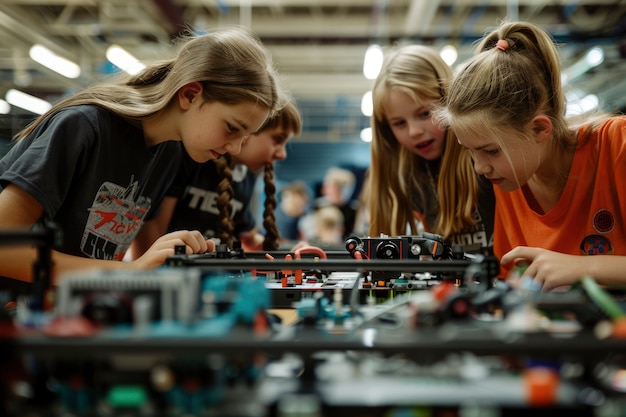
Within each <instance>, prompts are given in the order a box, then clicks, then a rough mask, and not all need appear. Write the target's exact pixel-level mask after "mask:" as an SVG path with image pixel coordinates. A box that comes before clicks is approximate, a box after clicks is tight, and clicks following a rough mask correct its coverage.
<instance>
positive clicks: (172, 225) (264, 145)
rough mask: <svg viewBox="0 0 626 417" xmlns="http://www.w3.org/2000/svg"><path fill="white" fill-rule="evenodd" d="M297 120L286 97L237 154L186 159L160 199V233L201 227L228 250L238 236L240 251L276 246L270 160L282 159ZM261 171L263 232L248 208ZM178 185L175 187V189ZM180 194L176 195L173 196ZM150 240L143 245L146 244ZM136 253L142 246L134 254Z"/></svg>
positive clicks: (296, 129)
mask: <svg viewBox="0 0 626 417" xmlns="http://www.w3.org/2000/svg"><path fill="white" fill-rule="evenodd" d="M301 126H302V120H301V116H300V112H299V110H298V108H297V106H296V105H295V103H294V102H293V101H291V100H289V101H288V102H287V104H286V105H285V106H284V107H283V108H282V109H281V110H280V111H279V112H278V113H277V114H276V115H275V116H274V117H272V118H270V119H268V120H267V122H266V123H265V124H264V125H263V126H262V127H261V128H260V129H259V130H258V131H256V132H255V133H252V134H250V135H249V136H246V138H245V139H244V141H243V144H242V147H241V151H240V152H231V153H230V154H229V155H223V156H222V157H221V158H218V159H214V160H211V161H209V162H207V163H205V164H198V163H196V162H194V161H193V160H192V159H191V158H189V157H186V158H185V160H184V163H183V164H182V166H181V169H180V171H179V174H178V177H177V179H176V181H175V183H176V186H175V187H172V189H171V191H173V192H172V195H171V196H168V197H166V198H165V200H164V202H163V205H162V207H161V211H160V213H159V217H158V219H157V220H158V223H159V224H160V229H159V230H160V234H164V233H167V232H172V231H176V230H188V229H191V230H196V229H197V230H200V231H201V232H202V234H203V235H204V237H205V238H207V239H209V238H215V239H219V241H220V242H221V243H226V244H227V245H228V246H229V247H230V248H232V242H233V240H239V241H240V242H241V243H242V247H243V248H244V250H248V251H258V250H261V249H263V250H267V251H269V250H276V249H277V248H278V232H277V230H276V225H275V222H274V209H275V208H276V197H275V193H276V187H275V185H274V170H273V163H274V161H279V160H283V159H285V158H286V157H287V150H286V144H287V141H288V140H289V138H290V137H292V136H294V135H296V136H297V135H299V134H300V132H301ZM261 170H264V175H263V178H264V181H265V194H266V198H265V211H264V216H263V217H264V222H263V226H264V229H265V235H263V234H262V233H261V232H260V231H259V230H258V229H257V228H256V225H255V220H254V216H253V214H252V211H251V208H250V201H251V199H252V196H253V193H254V187H255V183H256V181H257V179H258V176H259V173H260V171H261ZM176 188H180V190H176ZM176 195H180V198H178V197H176ZM149 244H150V242H147V243H146V244H144V245H143V246H144V247H148V246H149ZM137 253H138V254H140V253H141V247H139V252H137Z"/></svg>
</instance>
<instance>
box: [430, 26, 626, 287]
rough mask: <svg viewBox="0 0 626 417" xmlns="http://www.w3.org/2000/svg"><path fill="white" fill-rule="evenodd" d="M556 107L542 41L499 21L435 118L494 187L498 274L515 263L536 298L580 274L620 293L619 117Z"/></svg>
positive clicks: (558, 92) (624, 221) (623, 203)
mask: <svg viewBox="0 0 626 417" xmlns="http://www.w3.org/2000/svg"><path fill="white" fill-rule="evenodd" d="M566 109H567V106H566V100H565V94H564V92H563V87H562V81H561V67H560V60H559V54H558V50H557V47H556V44H555V42H554V40H553V39H552V37H551V36H550V34H549V33H548V32H546V31H545V30H544V29H543V28H541V27H539V26H537V25H534V24H531V23H527V22H503V23H502V24H501V25H500V26H499V27H498V28H496V29H495V30H494V31H492V32H491V33H489V34H488V35H486V36H485V37H484V38H483V39H482V40H481V42H480V43H479V46H478V53H477V54H476V55H475V56H474V57H472V58H471V59H470V60H469V61H468V62H467V63H466V65H465V66H464V67H463V69H461V70H460V72H459V73H458V74H457V75H456V76H455V77H454V78H453V79H452V82H451V83H450V85H449V88H448V94H447V97H446V103H445V107H444V108H442V109H439V110H437V112H436V118H437V119H438V120H439V121H440V122H442V123H444V124H445V125H446V126H449V127H451V128H452V129H453V130H454V131H455V133H456V135H457V138H458V140H459V143H460V144H461V145H462V146H463V147H464V148H465V150H466V152H467V153H468V154H470V155H471V157H472V160H473V164H474V169H475V171H476V172H477V173H478V174H479V175H481V176H483V177H485V178H486V179H488V180H489V181H490V182H491V183H492V184H493V185H494V190H495V195H496V215H495V226H494V227H495V233H494V252H495V255H496V256H497V257H498V258H500V260H501V263H502V267H503V268H502V270H503V271H505V272H506V271H509V270H510V269H511V268H512V267H513V265H514V264H515V263H525V264H526V265H527V268H526V269H525V272H524V274H525V275H527V276H529V277H532V278H533V279H534V281H535V283H536V284H537V285H538V286H541V287H542V288H543V290H545V291H548V290H551V289H554V288H556V287H561V286H569V285H571V284H575V283H576V282H578V281H579V280H580V278H582V277H585V276H589V277H592V278H594V279H595V280H596V281H598V283H600V284H603V285H608V286H611V285H615V286H621V287H623V286H624V283H626V273H625V271H626V217H625V212H624V209H625V208H626V183H622V182H623V181H625V178H626V117H624V116H621V115H611V114H605V113H603V112H597V113H596V114H587V115H582V116H580V115H579V116H576V117H569V116H568V115H567V113H566ZM589 255H594V256H589ZM598 255H604V256H598ZM607 255H608V256H607ZM503 277H506V274H504V275H503Z"/></svg>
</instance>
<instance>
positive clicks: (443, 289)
mask: <svg viewBox="0 0 626 417" xmlns="http://www.w3.org/2000/svg"><path fill="white" fill-rule="evenodd" d="M454 291H456V287H455V286H454V284H453V283H451V282H448V281H444V282H442V283H440V284H438V285H435V286H434V287H433V289H432V292H433V298H434V299H435V300H437V301H443V300H445V299H446V298H448V297H449V296H450V294H452V293H453V292H454Z"/></svg>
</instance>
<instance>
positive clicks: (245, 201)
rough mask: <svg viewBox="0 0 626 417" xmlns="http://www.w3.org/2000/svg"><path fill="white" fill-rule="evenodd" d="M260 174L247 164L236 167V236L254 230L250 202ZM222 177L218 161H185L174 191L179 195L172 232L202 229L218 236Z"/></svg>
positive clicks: (234, 182) (234, 215)
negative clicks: (218, 201)
mask: <svg viewBox="0 0 626 417" xmlns="http://www.w3.org/2000/svg"><path fill="white" fill-rule="evenodd" d="M257 179H258V176H257V174H256V173H254V172H251V171H249V170H248V169H247V168H246V167H245V166H244V165H237V166H235V168H233V183H232V187H233V192H234V195H233V198H232V200H231V202H230V205H231V207H232V219H233V222H234V223H235V230H234V236H233V237H234V238H235V239H237V238H238V236H239V235H241V234H242V233H246V232H249V231H251V230H252V229H254V226H255V220H254V215H253V214H252V212H251V209H250V201H251V199H252V195H253V193H254V186H255V184H256V181H257ZM221 180H222V178H221V177H220V175H219V173H218V171H217V165H216V164H215V161H213V160H210V161H208V162H205V163H197V162H194V161H193V160H192V159H191V158H190V157H189V156H184V157H183V163H182V164H181V168H180V171H179V174H178V176H177V178H176V184H175V186H174V187H173V188H172V190H170V194H171V195H174V196H177V197H178V203H177V205H176V208H175V210H174V214H173V215H172V219H171V221H170V225H169V227H168V231H170V232H171V231H175V230H199V231H201V232H202V233H203V234H204V236H205V237H206V238H212V237H215V236H216V235H217V232H218V231H217V226H218V224H219V220H220V216H219V210H218V208H217V206H216V204H215V202H216V199H217V197H218V194H217V186H218V184H219V182H220V181H221Z"/></svg>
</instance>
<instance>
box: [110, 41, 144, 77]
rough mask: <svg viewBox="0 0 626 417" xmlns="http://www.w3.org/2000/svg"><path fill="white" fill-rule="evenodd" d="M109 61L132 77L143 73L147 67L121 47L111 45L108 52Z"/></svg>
mask: <svg viewBox="0 0 626 417" xmlns="http://www.w3.org/2000/svg"><path fill="white" fill-rule="evenodd" d="M106 56H107V59H108V60H109V61H110V62H111V63H112V64H113V65H115V66H116V67H118V68H119V69H121V70H122V71H124V72H127V73H128V74H130V75H135V74H138V73H139V72H141V70H143V69H144V68H145V67H146V66H145V65H144V64H142V63H141V62H139V60H138V59H137V58H135V57H134V56H132V55H131V54H130V53H128V52H127V51H126V50H125V49H124V48H122V47H121V46H119V45H111V46H109V47H108V48H107V51H106Z"/></svg>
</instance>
